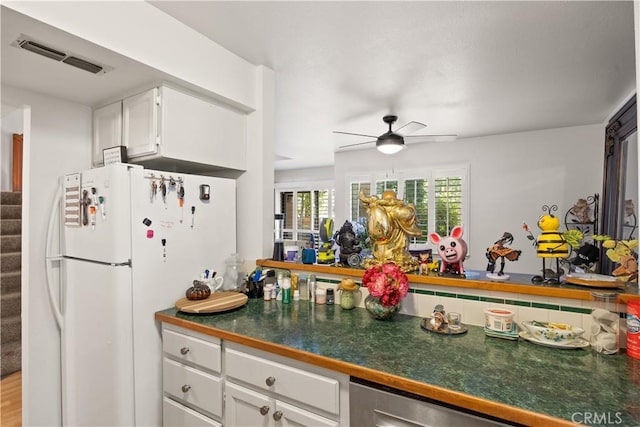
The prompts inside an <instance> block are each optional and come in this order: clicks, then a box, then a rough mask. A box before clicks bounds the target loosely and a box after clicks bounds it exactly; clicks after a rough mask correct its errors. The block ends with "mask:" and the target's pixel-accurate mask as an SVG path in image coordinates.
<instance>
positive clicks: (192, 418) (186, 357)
mask: <svg viewBox="0 0 640 427" xmlns="http://www.w3.org/2000/svg"><path fill="white" fill-rule="evenodd" d="M162 350H163V354H164V358H163V361H162V389H163V394H164V396H163V402H162V424H163V425H164V426H176V427H177V426H187V427H195V426H222V406H223V398H224V397H223V380H222V376H221V360H222V350H221V342H220V340H219V339H218V338H214V337H210V336H207V335H204V334H199V333H197V332H193V331H190V330H187V329H183V328H178V327H176V326H173V325H168V324H165V325H163V327H162Z"/></svg>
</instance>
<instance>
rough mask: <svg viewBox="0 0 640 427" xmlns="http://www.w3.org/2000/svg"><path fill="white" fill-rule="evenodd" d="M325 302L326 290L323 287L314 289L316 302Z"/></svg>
mask: <svg viewBox="0 0 640 427" xmlns="http://www.w3.org/2000/svg"><path fill="white" fill-rule="evenodd" d="M326 302H327V291H326V290H325V289H324V288H317V289H316V304H325V303H326Z"/></svg>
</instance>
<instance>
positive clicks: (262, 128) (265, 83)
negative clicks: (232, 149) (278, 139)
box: [236, 67, 275, 273]
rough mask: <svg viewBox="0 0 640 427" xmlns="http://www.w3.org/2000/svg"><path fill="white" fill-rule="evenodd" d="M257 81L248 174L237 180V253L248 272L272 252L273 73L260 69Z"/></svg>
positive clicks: (250, 120)
mask: <svg viewBox="0 0 640 427" xmlns="http://www.w3.org/2000/svg"><path fill="white" fill-rule="evenodd" d="M256 80H257V81H256V89H257V90H256V104H257V105H258V106H259V107H258V109H257V110H256V111H255V112H253V113H251V114H249V116H248V117H247V171H246V172H245V173H243V174H242V175H241V176H240V177H239V178H238V180H237V192H238V201H237V221H236V223H237V227H238V230H237V231H238V233H237V235H238V253H240V255H241V256H242V258H243V259H244V261H245V266H244V267H243V271H245V272H247V273H249V272H251V271H252V270H253V269H254V268H255V260H256V259H260V258H267V257H269V256H270V255H271V253H272V250H273V162H272V161H270V159H273V153H274V148H273V146H274V140H275V130H274V125H275V120H274V115H275V77H274V73H273V71H272V70H270V69H268V68H266V67H258V73H257V75H256Z"/></svg>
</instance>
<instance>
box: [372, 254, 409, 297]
mask: <svg viewBox="0 0 640 427" xmlns="http://www.w3.org/2000/svg"><path fill="white" fill-rule="evenodd" d="M362 285H363V286H366V287H367V288H368V289H369V294H370V295H371V296H372V297H373V298H378V299H379V300H380V303H381V304H382V305H383V306H385V307H390V306H394V305H397V304H398V303H399V302H400V301H401V300H402V298H404V297H405V296H406V295H407V293H408V292H409V279H408V278H407V275H406V274H405V273H404V272H403V271H402V270H401V269H400V267H399V266H398V265H396V264H394V263H385V264H378V265H374V266H373V267H370V268H369V269H367V271H365V272H364V275H363V276H362Z"/></svg>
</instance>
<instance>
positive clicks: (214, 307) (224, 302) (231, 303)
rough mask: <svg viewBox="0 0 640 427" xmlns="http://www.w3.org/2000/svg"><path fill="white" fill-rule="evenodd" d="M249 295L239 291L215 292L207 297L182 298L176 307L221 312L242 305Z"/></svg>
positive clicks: (205, 311) (181, 309)
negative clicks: (198, 298) (193, 299)
mask: <svg viewBox="0 0 640 427" xmlns="http://www.w3.org/2000/svg"><path fill="white" fill-rule="evenodd" d="M248 300H249V297H247V296H246V295H245V294H242V293H238V292H214V293H213V294H211V295H210V296H209V298H207V299H201V300H196V301H192V300H189V299H187V298H181V299H179V300H178V301H177V302H176V308H177V309H178V310H180V311H184V312H185V313H220V312H223V311H229V310H233V309H235V308H238V307H242V306H243V305H245V304H246V303H247V301H248Z"/></svg>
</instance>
